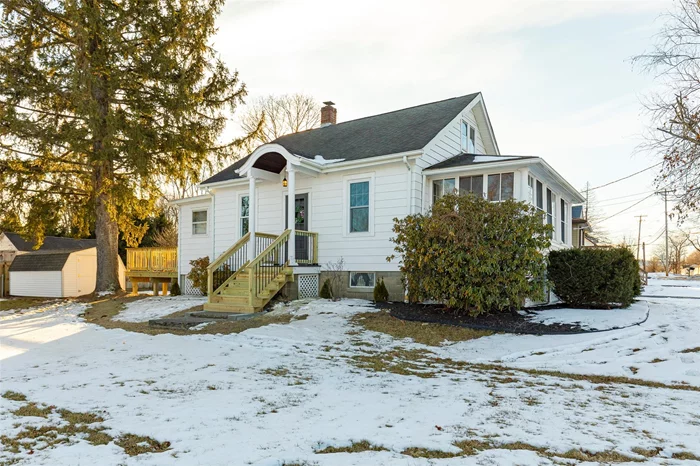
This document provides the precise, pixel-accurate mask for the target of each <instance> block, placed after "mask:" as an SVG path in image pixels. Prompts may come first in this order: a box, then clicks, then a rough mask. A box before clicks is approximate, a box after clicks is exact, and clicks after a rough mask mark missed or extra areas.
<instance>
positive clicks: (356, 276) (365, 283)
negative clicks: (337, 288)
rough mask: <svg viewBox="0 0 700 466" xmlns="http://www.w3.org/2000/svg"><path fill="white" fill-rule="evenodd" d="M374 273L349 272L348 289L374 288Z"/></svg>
mask: <svg viewBox="0 0 700 466" xmlns="http://www.w3.org/2000/svg"><path fill="white" fill-rule="evenodd" d="M375 280H376V276H375V273H374V272H350V288H374V284H375Z"/></svg>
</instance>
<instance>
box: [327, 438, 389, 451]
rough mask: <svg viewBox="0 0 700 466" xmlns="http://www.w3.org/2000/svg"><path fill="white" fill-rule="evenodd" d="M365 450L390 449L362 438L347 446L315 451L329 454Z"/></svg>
mask: <svg viewBox="0 0 700 466" xmlns="http://www.w3.org/2000/svg"><path fill="white" fill-rule="evenodd" d="M363 451H389V450H387V449H386V448H384V447H382V446H380V445H374V444H373V443H371V442H370V441H369V440H360V441H359V442H352V443H351V444H350V445H349V446H347V447H326V448H324V449H323V450H316V452H315V453H318V454H327V453H361V452H363Z"/></svg>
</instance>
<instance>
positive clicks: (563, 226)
mask: <svg viewBox="0 0 700 466" xmlns="http://www.w3.org/2000/svg"><path fill="white" fill-rule="evenodd" d="M560 204H561V215H560V216H559V218H560V219H561V225H560V228H561V235H560V236H561V242H562V243H564V244H567V243H566V240H567V232H568V230H569V229H568V228H567V224H566V219H567V217H568V215H567V211H568V210H569V205H568V204H567V202H566V201H565V200H564V199H561V200H560Z"/></svg>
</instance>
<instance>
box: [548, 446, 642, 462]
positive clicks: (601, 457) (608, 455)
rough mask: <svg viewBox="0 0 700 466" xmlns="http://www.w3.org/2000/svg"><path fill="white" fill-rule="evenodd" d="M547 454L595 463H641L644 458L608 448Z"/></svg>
mask: <svg viewBox="0 0 700 466" xmlns="http://www.w3.org/2000/svg"><path fill="white" fill-rule="evenodd" d="M547 456H550V457H551V456H556V457H559V458H566V459H571V460H578V461H586V462H594V463H603V464H606V463H631V462H636V463H641V462H643V461H644V460H641V459H638V458H632V457H631V456H627V455H623V454H622V453H618V452H616V451H612V450H607V451H601V452H598V453H591V452H589V451H585V450H579V449H571V450H569V451H566V452H564V453H548V454H547Z"/></svg>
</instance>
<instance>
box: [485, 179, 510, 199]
mask: <svg viewBox="0 0 700 466" xmlns="http://www.w3.org/2000/svg"><path fill="white" fill-rule="evenodd" d="M514 182H515V173H496V174H494V175H489V176H488V184H487V191H486V198H487V199H488V200H489V201H505V200H508V199H513V183H514Z"/></svg>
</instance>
